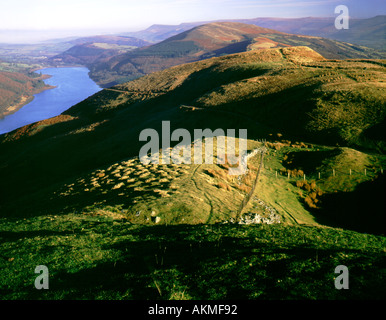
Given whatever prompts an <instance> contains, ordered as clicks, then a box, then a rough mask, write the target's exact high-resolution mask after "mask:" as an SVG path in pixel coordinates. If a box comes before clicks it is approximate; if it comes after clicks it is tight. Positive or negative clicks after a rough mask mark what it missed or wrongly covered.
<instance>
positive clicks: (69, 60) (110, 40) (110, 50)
mask: <svg viewBox="0 0 386 320" xmlns="http://www.w3.org/2000/svg"><path fill="white" fill-rule="evenodd" d="M68 44H70V45H72V46H71V47H70V48H69V49H68V50H66V51H64V52H62V53H60V54H58V55H55V56H53V57H51V58H50V61H51V63H54V64H59V65H60V64H80V65H86V66H89V65H91V64H93V63H95V62H96V61H100V60H103V59H106V58H108V57H111V56H115V55H118V54H122V53H125V52H128V51H131V50H133V49H135V48H139V47H143V46H147V45H149V44H150V43H149V42H147V41H145V40H141V39H137V38H134V37H123V36H113V35H111V36H110V35H109V36H94V37H84V38H76V39H74V40H70V41H68Z"/></svg>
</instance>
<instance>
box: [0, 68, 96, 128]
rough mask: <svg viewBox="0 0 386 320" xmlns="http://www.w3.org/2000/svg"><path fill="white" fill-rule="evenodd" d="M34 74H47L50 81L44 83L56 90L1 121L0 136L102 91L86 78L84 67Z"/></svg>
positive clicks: (44, 93)
mask: <svg viewBox="0 0 386 320" xmlns="http://www.w3.org/2000/svg"><path fill="white" fill-rule="evenodd" d="M37 72H38V73H39V72H41V73H42V74H48V75H50V76H51V78H49V79H46V80H44V82H45V83H46V84H49V85H51V86H55V87H56V88H54V89H49V90H45V91H43V92H41V93H38V94H36V95H35V96H34V99H33V100H32V101H31V102H30V103H28V104H27V105H25V106H24V107H22V108H21V109H19V110H18V111H17V112H15V113H13V114H10V115H8V116H6V117H5V118H4V119H1V120H0V134H3V133H7V132H10V131H12V130H15V129H17V128H20V127H23V126H25V125H27V124H31V123H34V122H36V121H41V120H45V119H48V118H52V117H55V116H57V115H59V114H61V113H62V112H64V111H66V110H67V109H69V108H70V107H72V106H73V105H75V104H77V103H78V102H81V101H83V100H84V99H86V98H88V97H89V96H91V95H93V94H94V93H96V92H98V91H100V90H102V88H101V87H99V86H98V85H97V84H96V83H95V82H94V81H93V80H91V79H90V77H89V76H88V72H89V70H88V69H87V68H84V67H74V68H46V69H41V70H38V71H37Z"/></svg>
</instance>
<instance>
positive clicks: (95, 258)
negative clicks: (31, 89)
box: [0, 48, 385, 299]
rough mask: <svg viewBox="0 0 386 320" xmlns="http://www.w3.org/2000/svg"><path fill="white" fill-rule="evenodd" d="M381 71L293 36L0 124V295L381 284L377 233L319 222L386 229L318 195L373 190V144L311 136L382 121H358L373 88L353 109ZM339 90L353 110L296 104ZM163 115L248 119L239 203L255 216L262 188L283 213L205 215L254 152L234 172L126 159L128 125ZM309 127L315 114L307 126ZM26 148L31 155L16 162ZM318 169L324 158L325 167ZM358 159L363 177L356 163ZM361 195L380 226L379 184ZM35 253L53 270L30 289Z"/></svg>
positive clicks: (168, 293)
mask: <svg viewBox="0 0 386 320" xmlns="http://www.w3.org/2000/svg"><path fill="white" fill-rule="evenodd" d="M364 67H366V68H368V69H367V71H366V73H364V72H363V68H364ZM382 70H383V66H381V65H380V64H379V62H374V63H368V62H358V61H353V62H332V61H324V59H323V58H322V57H320V56H319V55H317V54H316V53H314V52H313V51H311V50H309V49H304V48H295V49H285V50H284V49H282V50H277V49H276V50H275V49H273V50H266V51H260V52H250V53H243V54H237V55H232V56H227V57H223V58H215V59H210V60H206V61H202V62H198V63H193V64H188V65H184V66H179V67H174V68H171V69H168V70H165V71H163V72H159V73H155V74H152V75H149V76H146V77H143V78H141V79H138V80H136V81H133V82H130V83H127V84H125V85H121V86H117V87H115V88H113V89H110V90H104V91H102V92H100V93H98V94H96V95H94V96H93V97H92V98H90V99H88V100H86V101H84V102H82V103H80V104H79V105H77V106H74V107H73V108H71V109H70V110H69V111H67V112H66V114H65V115H62V116H60V117H56V118H53V119H50V120H46V121H42V122H40V123H37V124H34V125H31V126H27V127H25V128H22V129H20V130H18V131H16V132H14V133H11V134H8V135H6V136H4V137H3V140H2V142H1V144H0V148H1V149H0V150H1V152H0V155H2V157H1V158H0V170H1V175H2V177H3V179H2V181H1V192H2V195H4V196H5V197H4V198H3V199H2V203H1V205H2V207H1V215H2V216H3V217H4V218H3V219H2V220H1V221H0V229H1V231H2V233H1V237H2V238H3V241H4V243H3V244H2V248H1V258H2V259H1V263H2V264H4V267H6V268H5V269H6V270H7V271H6V272H4V273H2V275H1V276H2V278H1V281H0V283H1V290H2V296H4V297H6V298H10V299H15V298H43V299H58V298H68V299H74V298H90V299H94V298H95V299H108V298H118V299H121V298H122V299H126V298H131V299H147V298H154V299H157V298H161V299H192V298H195V299H219V298H261V299H277V298H280V299H281V298H284V299H294V298H295V299H298V298H307V299H348V298H379V297H380V296H382V295H383V296H384V291H383V290H384V289H383V285H382V283H384V267H383V265H384V258H385V249H384V248H385V245H384V244H385V243H384V237H383V236H374V235H366V234H361V233H358V232H353V231H344V230H342V229H332V228H326V227H323V226H322V225H320V224H321V223H322V224H327V225H335V226H342V225H344V226H345V227H347V228H349V229H352V230H356V231H360V232H370V233H380V234H384V230H376V229H374V226H372V225H370V227H369V229H368V230H363V229H361V225H363V223H362V222H363V219H362V220H359V223H358V222H355V223H354V224H351V225H350V224H348V225H347V224H346V225H345V224H344V223H342V221H339V219H338V220H337V219H335V218H334V217H328V212H327V213H326V212H324V211H323V203H326V204H327V205H326V206H327V207H328V206H330V208H331V205H330V204H332V206H334V205H335V208H336V203H337V202H336V200H335V199H332V200H331V199H329V198H324V197H325V196H331V195H334V194H335V191H338V193H336V195H338V196H340V195H343V196H347V197H348V198H350V196H354V197H355V196H356V194H355V191H356V190H357V188H360V187H364V188H366V190H367V185H365V183H368V184H369V185H370V186H375V187H376V188H378V189H379V186H378V185H376V184H375V183H377V182H376V181H377V180H376V179H377V178H376V176H377V175H379V171H380V168H384V165H385V157H384V156H382V155H381V154H370V153H366V152H360V151H356V150H354V149H351V148H348V147H343V148H341V147H339V148H334V147H331V146H321V145H317V144H314V142H317V141H320V140H325V139H327V138H328V139H330V140H329V141H331V142H332V143H333V144H335V143H336V142H337V141H338V142H339V143H342V141H343V142H345V141H346V142H345V143H348V142H350V141H351V140H350V139H346V140H345V138H346V137H347V136H345V135H340V134H339V133H338V134H337V133H336V132H334V131H332V133H331V132H330V133H328V134H327V135H325V136H322V134H323V130H324V129H326V128H331V127H329V126H332V127H333V128H334V123H335V126H338V127H339V128H340V126H341V122H339V121H340V120H339V116H342V117H343V120H342V121H346V122H347V123H348V125H347V127H349V128H350V125H351V126H353V125H357V126H363V125H366V126H369V125H371V124H372V122H371V121H379V119H377V120H375V118H374V120H371V118H370V120H371V121H370V122H368V123H367V124H366V123H363V122H360V121H356V119H364V118H366V119H368V117H367V116H366V114H365V115H363V114H362V113H363V112H369V110H370V111H371V112H380V111H382V110H383V109H382V108H383V105H379V104H377V103H375V102H374V103H373V104H371V105H370V106H371V108H366V109H363V108H362V107H361V106H362V104H363V103H364V101H371V100H369V97H371V99H373V100H374V101H381V100H380V99H382V97H381V94H380V90H381V89H379V88H382V87H381V86H382V83H383V82H382V81H383V74H382ZM295 79H296V81H294V80H295ZM219 80H220V81H221V82H219ZM337 83H339V90H337V89H336V84H337ZM346 90H347V92H354V93H355V94H356V100H347V101H355V103H354V104H347V105H346V106H351V107H352V108H353V110H356V116H357V118H354V119H352V117H351V114H350V112H348V113H347V114H345V113H343V114H341V113H339V114H338V113H337V114H335V117H333V118H332V120H334V121H335V122H333V121H332V120H331V122H327V124H328V125H329V126H327V125H326V123H325V122H323V123H320V124H319V125H320V126H321V127H322V128H320V127H318V126H316V125H315V124H314V125H311V124H310V122H308V123H307V122H304V121H306V120H307V119H308V121H310V119H312V118H308V117H307V116H306V112H309V113H312V112H315V110H317V112H321V110H322V111H323V110H326V111H328V110H330V109H331V105H329V103H330V102H329V101H330V100H327V99H322V98H323V96H324V95H326V96H328V95H329V94H330V91H333V92H334V94H335V95H336V97H335V99H336V100H339V99H338V96H339V97H342V98H346V99H350V97H351V96H350V95H349V96H348V98H347V95H346ZM362 90H365V91H362ZM362 92H363V95H361V94H362ZM364 92H365V93H366V94H365V93H364ZM283 97H286V100H284V101H283V100H282V98H283ZM319 97H321V98H320V100H319ZM364 97H365V98H364ZM310 98H311V99H310ZM335 99H332V103H334V101H335ZM320 101H323V103H322V102H320ZM268 103H269V104H268ZM288 106H290V107H291V108H288ZM335 106H336V105H335ZM367 106H368V105H367ZM337 107H339V106H337ZM377 107H379V109H377ZM323 108H325V109H323ZM377 110H380V111H377ZM380 114H382V113H380ZM279 115H280V116H279ZM281 119H283V120H281ZM327 119H329V118H328V117H327ZM161 120H171V122H172V128H179V127H184V128H187V129H193V128H212V129H216V128H219V127H221V128H224V129H226V128H245V127H247V128H248V137H249V141H248V149H249V150H252V149H254V148H256V147H258V146H261V143H260V142H258V141H257V140H256V139H257V138H267V139H268V140H269V143H268V144H267V147H268V150H269V152H268V153H267V155H266V157H265V160H264V169H263V171H262V175H261V176H260V178H259V182H258V187H257V188H256V190H255V193H254V195H253V197H252V198H251V199H252V200H251V201H250V202H249V203H248V205H247V207H246V208H245V210H244V211H243V213H259V214H262V215H264V213H265V211H264V209H263V207H262V206H261V202H259V201H261V200H262V201H263V202H264V203H265V204H266V205H267V206H268V207H270V208H273V209H274V210H276V212H277V214H278V215H279V216H280V221H281V223H280V224H274V225H269V226H267V225H259V226H239V225H232V224H215V223H216V222H226V221H230V220H231V219H232V218H235V217H236V213H237V210H238V209H239V207H240V203H241V201H242V199H243V197H244V196H245V195H246V193H247V192H248V191H249V190H250V186H251V181H253V180H254V178H255V176H256V172H257V167H258V166H259V164H260V162H259V157H257V156H256V157H253V158H252V159H251V161H250V173H249V174H248V175H246V176H244V177H243V178H242V180H241V181H238V180H237V178H235V179H233V178H230V177H229V176H228V175H227V174H226V171H225V169H226V168H224V167H222V166H218V165H209V164H205V165H185V166H173V165H160V166H151V165H149V166H144V165H142V164H141V163H139V161H138V159H137V158H136V156H137V155H138V150H139V147H140V146H142V145H143V144H142V143H138V142H137V141H138V134H139V131H140V130H141V129H143V128H149V127H154V128H158V127H159V125H160V121H161ZM338 120H339V121H338ZM350 121H351V122H350ZM275 122H277V123H275ZM288 122H289V123H288ZM331 123H332V125H331ZM323 126H326V127H323ZM309 128H311V129H312V128H316V129H314V130H315V132H316V134H312V130H311V132H310V131H308V130H310V129H309ZM279 130H280V131H279ZM307 132H308V133H307ZM344 132H346V131H344ZM354 132H355V131H354ZM299 136H307V137H308V139H309V141H310V142H311V143H310V142H307V143H304V142H298V141H301V140H297V139H296V138H298V137H299ZM350 137H351V136H350ZM355 138H356V139H357V140H358V139H359V137H355ZM290 140H291V141H290ZM357 140H355V139H354V141H357ZM53 141H54V143H53ZM128 142H129V143H128ZM373 150H374V149H373ZM27 154H28V159H29V161H28V168H27V167H26V166H25V164H24V162H23V158H24V157H26V155H27ZM331 168H335V169H336V173H337V175H336V176H335V177H331ZM348 168H352V170H353V175H352V176H350V175H349V174H348V173H347V169H348ZM365 168H366V169H367V175H364V174H362V172H364V169H365ZM295 169H296V170H295ZM288 170H291V171H290V173H291V178H290V179H288V176H287V173H288ZM300 170H302V171H303V173H305V174H306V176H307V179H306V182H307V183H304V180H303V175H302V174H301V173H300ZM276 172H278V175H277V176H276ZM319 172H321V175H322V176H321V179H320V180H319V179H318V173H319ZM329 172H330V175H328V173H329ZM295 173H296V174H295ZM312 180H315V181H316V183H315V185H313V184H312ZM372 180H374V181H372ZM299 182H302V183H299ZM381 187H382V186H381ZM370 190H371V187H370ZM319 191H321V192H319ZM343 191H346V192H345V193H343ZM313 193H315V197H314V196H313ZM307 199H308V200H307ZM310 199H311V200H310ZM315 199H317V200H318V201H316V200H315ZM373 200H374V201H373V204H374V209H375V215H374V212H367V217H368V218H369V219H370V220H371V219H373V221H374V222H375V223H376V224H378V225H380V223H379V221H381V220H380V219H383V217H382V216H380V217H377V216H376V213H377V210H380V209H381V205H380V202H381V201H380V200H382V198H380V197H378V198H376V199H373ZM339 201H341V199H339ZM346 201H350V199H349V200H347V199H346ZM346 209H347V208H346ZM355 209H356V208H351V207H350V209H349V210H350V211H347V210H345V208H341V209H340V210H341V211H340V212H338V214H339V215H341V216H346V217H348V219H349V217H350V214H351V213H352V210H354V211H355ZM153 211H154V213H153ZM355 214H356V213H355ZM157 217H158V218H160V219H161V220H160V221H158V220H156V219H157ZM343 222H344V221H343ZM165 247H166V248H167V249H166V251H165V249H164V248H165ZM155 255H157V257H156V256H155ZM133 259H135V263H134V264H133ZM37 264H47V265H48V266H49V267H50V268H51V269H50V270H51V271H50V272H51V275H52V280H51V281H52V282H51V283H52V288H53V290H50V291H49V292H45V293H43V294H42V293H37V292H36V291H35V290H31V289H30V287H31V284H32V283H33V280H34V274H33V268H34V267H35V266H36V265H37ZM338 264H347V265H349V267H350V276H351V278H350V281H352V282H351V285H352V288H355V290H354V289H353V290H349V291H347V292H345V293H342V292H341V291H337V290H336V289H335V288H334V286H333V277H334V268H335V267H336V265H338ZM112 273H113V275H112V276H107V277H106V276H105V275H106V274H109V275H111V274H112ZM31 274H32V276H31ZM102 275H104V276H103V277H102ZM235 275H237V276H235ZM232 276H233V277H232ZM102 279H103V280H102Z"/></svg>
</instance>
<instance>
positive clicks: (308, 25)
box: [122, 15, 386, 50]
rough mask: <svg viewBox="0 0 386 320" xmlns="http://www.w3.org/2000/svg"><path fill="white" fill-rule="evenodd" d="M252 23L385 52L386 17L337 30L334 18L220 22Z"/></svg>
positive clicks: (156, 32) (174, 29)
mask: <svg viewBox="0 0 386 320" xmlns="http://www.w3.org/2000/svg"><path fill="white" fill-rule="evenodd" d="M221 21H231V22H241V23H246V24H253V25H257V26H260V27H264V28H270V29H274V30H278V31H281V32H285V33H293V34H302V35H309V36H318V37H325V38H329V39H334V40H339V41H344V42H350V43H353V44H357V45H363V46H367V47H370V48H375V49H379V50H386V38H385V29H386V16H384V15H380V16H376V17H373V18H368V19H354V18H352V19H350V24H349V29H348V30H337V29H336V28H335V24H334V21H335V18H333V17H331V18H316V17H306V18H254V19H234V20H221ZM210 22H219V21H201V22H191V23H181V24H179V25H159V24H155V25H152V26H151V27H149V28H147V29H146V30H142V31H137V32H127V33H124V34H122V35H129V36H133V37H137V38H140V39H144V40H147V41H150V42H160V41H163V40H165V39H167V38H169V37H171V36H174V35H176V34H178V33H181V32H184V31H187V30H189V29H192V28H194V27H197V26H199V25H203V24H207V23H210Z"/></svg>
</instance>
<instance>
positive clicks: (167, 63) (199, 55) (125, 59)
mask: <svg viewBox="0 0 386 320" xmlns="http://www.w3.org/2000/svg"><path fill="white" fill-rule="evenodd" d="M183 27H188V26H187V25H183ZM189 27H191V25H189ZM151 30H153V31H154V32H153V35H154V34H156V33H157V32H155V31H156V30H162V34H163V35H165V31H166V30H168V28H161V29H158V28H156V27H153V28H152V29H151ZM178 30H179V31H180V30H181V28H180V29H178ZM169 31H170V30H169ZM173 32H174V31H173ZM175 32H177V30H175ZM166 33H167V34H170V32H166ZM299 45H301V46H308V47H310V48H311V49H313V50H315V51H316V52H318V53H320V54H321V55H322V56H324V57H325V58H329V59H347V58H354V59H358V58H363V59H370V58H372V59H376V58H378V59H379V58H382V57H383V54H382V53H380V52H378V51H376V50H375V49H370V48H366V47H361V46H356V45H352V44H349V43H343V42H338V41H335V40H330V39H326V38H321V37H315V36H304V35H297V34H289V33H284V32H281V31H277V30H273V29H269V28H264V27H261V26H256V25H253V24H245V23H240V22H213V23H208V24H204V25H200V26H197V27H193V28H192V29H189V30H187V31H183V32H181V33H178V34H177V35H174V36H172V37H169V38H167V39H166V40H163V41H161V42H159V43H156V44H154V45H152V46H146V47H142V48H139V49H136V50H132V51H130V52H126V53H123V54H118V55H114V56H111V57H107V58H105V59H99V60H94V61H93V62H94V63H92V64H89V65H88V67H89V69H90V71H91V72H90V75H91V77H92V78H93V79H94V80H96V81H97V82H98V83H99V84H100V85H101V86H104V87H109V86H112V85H115V84H118V83H123V82H126V81H129V80H133V79H135V78H138V77H140V76H142V75H145V74H148V73H151V72H155V71H159V70H163V69H165V68H168V67H171V66H175V65H179V64H183V63H188V62H193V61H198V60H202V59H207V58H210V57H216V56H221V55H224V54H231V53H237V52H244V51H247V50H256V49H265V48H277V47H288V46H299Z"/></svg>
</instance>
